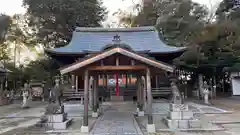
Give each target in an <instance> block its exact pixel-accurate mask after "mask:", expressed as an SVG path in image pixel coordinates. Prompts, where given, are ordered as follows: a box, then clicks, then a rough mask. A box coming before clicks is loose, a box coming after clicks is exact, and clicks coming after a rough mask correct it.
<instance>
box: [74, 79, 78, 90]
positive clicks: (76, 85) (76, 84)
mask: <svg viewBox="0 0 240 135" xmlns="http://www.w3.org/2000/svg"><path fill="white" fill-rule="evenodd" d="M75 81H76V83H75V88H76V91H78V76H76V80H75Z"/></svg>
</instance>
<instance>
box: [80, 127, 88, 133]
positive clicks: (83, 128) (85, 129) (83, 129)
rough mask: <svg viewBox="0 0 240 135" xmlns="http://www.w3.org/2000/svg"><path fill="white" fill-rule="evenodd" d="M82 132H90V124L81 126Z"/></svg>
mask: <svg viewBox="0 0 240 135" xmlns="http://www.w3.org/2000/svg"><path fill="white" fill-rule="evenodd" d="M81 132H82V133H89V128H88V126H82V127H81Z"/></svg>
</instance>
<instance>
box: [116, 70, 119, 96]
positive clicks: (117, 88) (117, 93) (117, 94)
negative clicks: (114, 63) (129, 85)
mask: <svg viewBox="0 0 240 135" xmlns="http://www.w3.org/2000/svg"><path fill="white" fill-rule="evenodd" d="M115 76H116V96H119V86H118V72H116V74H115Z"/></svg>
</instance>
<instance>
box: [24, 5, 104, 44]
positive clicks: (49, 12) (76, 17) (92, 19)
mask: <svg viewBox="0 0 240 135" xmlns="http://www.w3.org/2000/svg"><path fill="white" fill-rule="evenodd" d="M24 6H25V7H27V13H28V15H29V25H30V26H34V28H36V31H37V37H38V40H39V42H40V43H42V44H43V45H45V46H46V47H59V46H62V45H66V43H67V42H69V40H70V39H71V35H72V31H73V30H74V28H75V27H76V26H80V27H97V26H100V25H101V22H102V21H103V20H104V19H105V15H106V9H105V8H104V7H103V6H102V2H101V0H24Z"/></svg>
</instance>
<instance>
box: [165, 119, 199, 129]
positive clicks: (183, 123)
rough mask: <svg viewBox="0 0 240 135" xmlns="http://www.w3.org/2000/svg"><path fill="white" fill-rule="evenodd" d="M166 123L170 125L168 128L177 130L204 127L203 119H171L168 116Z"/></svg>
mask: <svg viewBox="0 0 240 135" xmlns="http://www.w3.org/2000/svg"><path fill="white" fill-rule="evenodd" d="M164 123H165V124H166V125H167V126H168V128H170V129H173V130H176V129H194V128H197V129H200V128H202V125H201V121H200V120H198V119H192V120H170V119H168V118H165V119H164Z"/></svg>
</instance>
